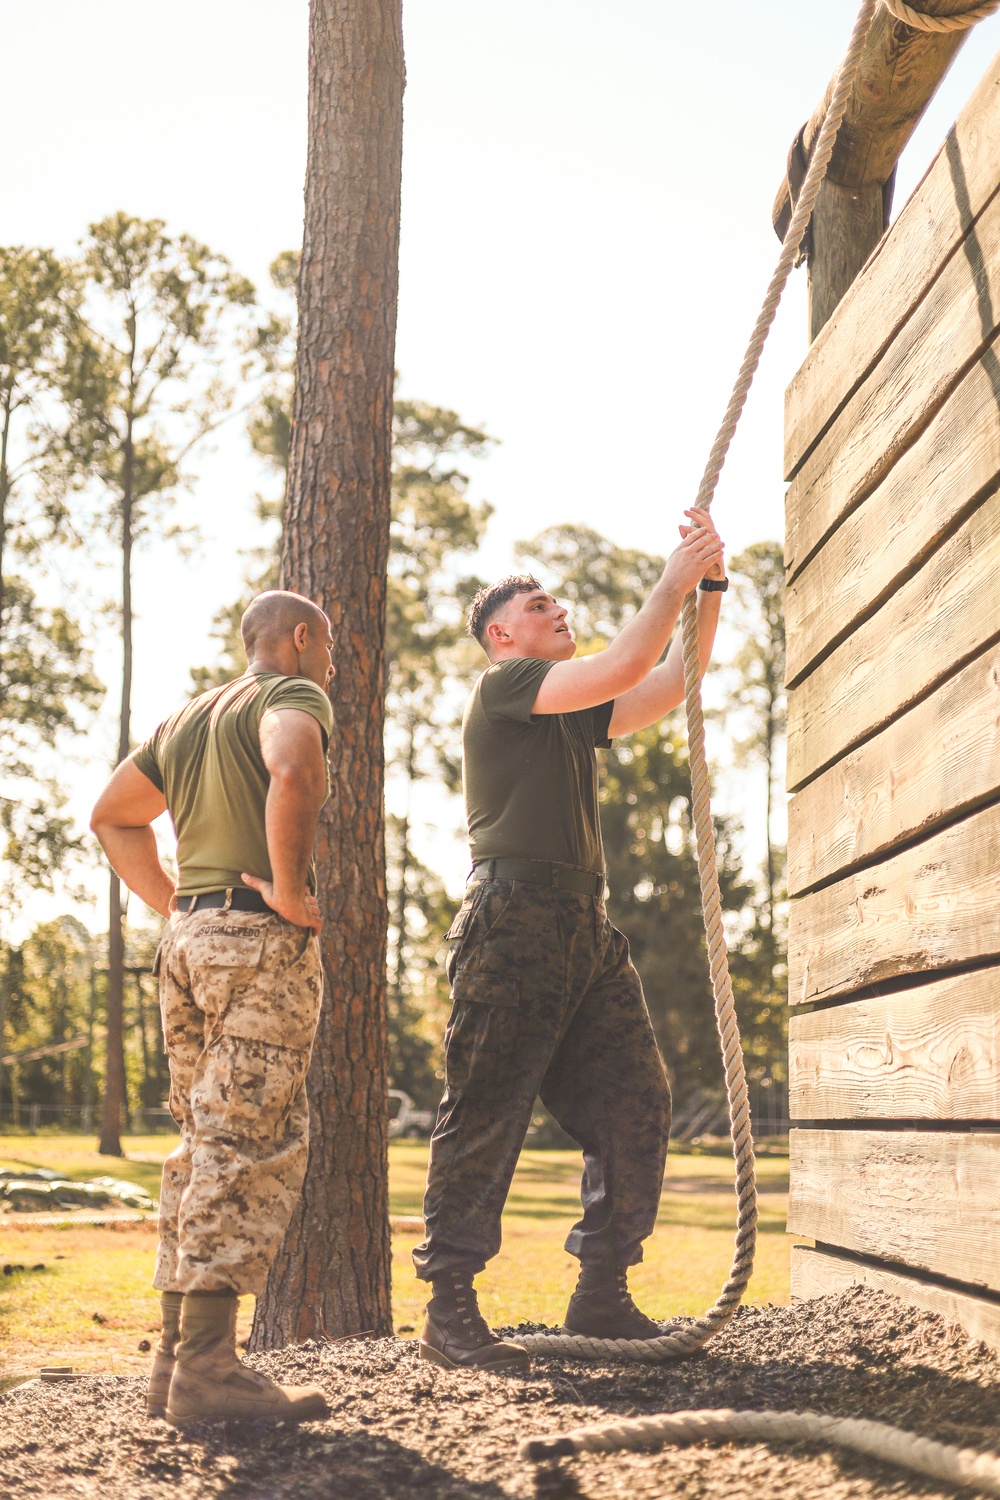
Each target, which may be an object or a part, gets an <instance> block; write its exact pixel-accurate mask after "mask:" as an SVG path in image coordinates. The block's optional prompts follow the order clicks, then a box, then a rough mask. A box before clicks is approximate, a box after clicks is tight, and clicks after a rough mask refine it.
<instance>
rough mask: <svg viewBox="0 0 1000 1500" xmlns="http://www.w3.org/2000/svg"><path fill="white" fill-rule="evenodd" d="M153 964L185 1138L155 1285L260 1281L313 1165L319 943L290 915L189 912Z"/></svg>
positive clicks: (178, 1287) (217, 1287) (163, 1203)
mask: <svg viewBox="0 0 1000 1500" xmlns="http://www.w3.org/2000/svg"><path fill="white" fill-rule="evenodd" d="M154 968H155V969H156V971H157V972H158V973H159V979H160V1012H161V1016H162V1021H163V1037H164V1041H165V1044H166V1049H167V1057H168V1058H169V1061H170V1111H171V1114H172V1115H173V1117H174V1119H175V1120H176V1121H177V1124H178V1125H179V1126H180V1131H181V1142H180V1145H179V1146H178V1147H177V1149H176V1150H175V1151H172V1152H171V1154H170V1155H169V1156H168V1157H167V1159H166V1161H165V1162H164V1165H163V1183H162V1187H161V1192H160V1247H159V1253H158V1255H157V1260H156V1271H155V1274H154V1276H153V1285H154V1286H155V1287H157V1288H158V1289H159V1290H160V1291H164V1292H171V1291H179V1292H215V1291H224V1290H226V1289H227V1288H228V1289H230V1290H232V1291H234V1292H237V1293H245V1292H260V1291H262V1290H263V1287H264V1281H265V1279H266V1277H267V1271H268V1267H269V1266H270V1264H271V1261H272V1260H273V1259H274V1256H275V1254H276V1253H277V1250H278V1246H279V1245H280V1243H281V1238H282V1235H283V1234H284V1232H285V1229H286V1228H287V1226H288V1221H289V1219H290V1218H291V1214H292V1209H293V1208H294V1207H295V1203H296V1200H297V1199H298V1196H299V1192H300V1190H301V1188H302V1179H303V1177H304V1175H305V1169H306V1157H307V1155H308V1151H309V1109H308V1105H307V1102H306V1092H305V1086H304V1085H305V1076H306V1069H307V1068H308V1066H309V1055H310V1051H311V1048H312V1039H313V1033H314V1031H315V1029H316V1021H317V1019H318V1016H319V1005H320V998H321V995H322V968H321V964H320V956H319V943H318V941H317V939H316V938H315V937H314V936H313V935H312V934H311V933H309V932H308V931H307V930H306V929H305V928H302V927H295V926H293V925H292V923H290V922H286V921H284V920H283V919H282V918H281V917H278V916H267V915H263V914H260V913H258V912H242V911H222V910H206V911H197V912H193V913H192V914H191V915H190V916H188V915H184V914H182V913H180V912H177V913H175V914H174V916H173V917H172V919H171V921H170V925H169V927H168V928H167V930H166V933H165V935H164V938H163V942H162V943H161V944H160V949H159V952H158V954H157V957H156V964H155V966H154Z"/></svg>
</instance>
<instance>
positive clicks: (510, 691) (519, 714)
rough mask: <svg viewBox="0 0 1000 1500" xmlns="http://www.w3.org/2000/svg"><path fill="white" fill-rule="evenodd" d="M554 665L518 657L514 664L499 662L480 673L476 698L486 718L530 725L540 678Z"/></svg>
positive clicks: (548, 662)
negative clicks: (480, 678)
mask: <svg viewBox="0 0 1000 1500" xmlns="http://www.w3.org/2000/svg"><path fill="white" fill-rule="evenodd" d="M554 666H555V662H551V661H540V660H538V659H537V658H536V657H534V656H521V657H518V658H517V660H516V661H501V662H497V663H496V665H495V666H492V667H490V668H489V669H488V670H487V671H486V672H484V673H483V676H482V680H481V682H480V685H479V696H480V699H481V701H482V705H483V708H484V709H485V710H486V714H487V717H488V718H491V719H515V720H516V721H517V722H518V723H520V724H530V723H531V710H532V708H533V707H534V704H535V699H536V698H537V697H538V689H539V687H540V686H541V684H542V678H543V677H544V676H545V675H546V673H547V672H549V671H551V669H552V668H553V667H554Z"/></svg>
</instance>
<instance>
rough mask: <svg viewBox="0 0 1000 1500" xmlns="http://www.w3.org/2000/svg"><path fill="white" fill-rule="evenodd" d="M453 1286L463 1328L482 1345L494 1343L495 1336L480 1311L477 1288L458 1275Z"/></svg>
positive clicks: (456, 1306)
mask: <svg viewBox="0 0 1000 1500" xmlns="http://www.w3.org/2000/svg"><path fill="white" fill-rule="evenodd" d="M453 1286H454V1291H455V1308H456V1311H457V1312H458V1316H459V1319H460V1320H461V1323H462V1327H463V1328H467V1329H468V1330H469V1332H470V1333H471V1334H473V1335H475V1337H477V1338H478V1339H479V1341H480V1342H481V1343H483V1344H487V1343H493V1341H494V1340H493V1334H492V1332H491V1331H490V1326H489V1324H488V1323H487V1321H486V1319H485V1318H484V1317H483V1315H482V1313H481V1312H480V1311H479V1300H478V1298H477V1297H476V1292H475V1288H474V1287H473V1286H472V1283H471V1282H470V1281H468V1280H466V1279H465V1278H464V1277H462V1276H459V1275H456V1276H455V1278H454V1281H453Z"/></svg>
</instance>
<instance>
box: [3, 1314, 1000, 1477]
mask: <svg viewBox="0 0 1000 1500" xmlns="http://www.w3.org/2000/svg"><path fill="white" fill-rule="evenodd" d="M251 1362H252V1363H254V1364H257V1365H259V1366H260V1367H261V1368H263V1369H266V1370H268V1371H269V1372H270V1373H271V1374H273V1375H275V1376H278V1377H279V1378H283V1379H285V1380H289V1381H298V1382H302V1381H315V1382H318V1383H319V1384H320V1385H322V1386H323V1388H324V1389H325V1390H326V1392H327V1394H328V1397H329V1400H330V1405H331V1407H332V1408H333V1411H332V1415H331V1417H330V1418H329V1419H328V1420H327V1421H325V1422H318V1423H313V1424H310V1425H308V1426H305V1427H302V1428H298V1429H292V1428H288V1429H285V1428H279V1429H276V1430H268V1429H266V1428H250V1427H240V1426H237V1425H235V1424H233V1425H230V1426H227V1427H221V1428H214V1429H213V1428H211V1427H209V1426H207V1425H206V1426H204V1427H199V1428H190V1429H186V1430H185V1431H184V1432H182V1433H181V1432H177V1431H175V1430H174V1429H172V1428H170V1427H168V1426H167V1425H166V1424H165V1423H163V1422H157V1421H150V1420H148V1419H147V1418H146V1417H145V1415H144V1411H143V1392H144V1383H143V1381H142V1380H140V1379H136V1378H129V1377H118V1378H105V1379H102V1378H101V1377H94V1378H91V1379H89V1380H87V1381H84V1382H80V1383H77V1384H71V1385H44V1384H41V1383H39V1382H32V1383H31V1384H29V1385H24V1386H20V1387H18V1388H17V1389H15V1390H12V1391H10V1392H8V1393H7V1394H6V1395H5V1396H2V1397H0V1489H2V1490H3V1492H5V1493H7V1494H16V1495H18V1496H19V1497H20V1496H42V1497H45V1500H48V1497H52V1500H56V1497H63V1496H66V1497H69V1496H73V1497H97V1496H100V1497H101V1500H124V1497H128V1500H144V1497H146V1496H150V1497H152V1496H163V1495H168V1494H169V1495H170V1496H171V1497H177V1500H195V1497H198V1500H201V1497H216V1496H226V1497H228V1496H233V1497H241V1500H243V1497H245V1500H340V1497H344V1500H386V1497H390V1500H395V1497H397V1496H399V1497H405V1496H406V1497H408V1496H421V1497H426V1500H503V1497H505V1496H522V1497H527V1496H532V1495H539V1496H541V1495H547V1496H549V1497H551V1500H560V1497H563V1496H565V1497H570V1496H575V1495H582V1496H590V1497H594V1500H596V1497H598V1496H605V1495H611V1496H616V1495H619V1496H621V1495H628V1496H640V1497H641V1496H683V1497H685V1500H697V1497H701V1496H705V1497H712V1500H723V1497H733V1500H737V1497H738V1500H761V1497H770V1496H772V1495H780V1496H782V1497H783V1500H785V1497H787V1500H813V1497H819V1496H822V1497H824V1500H855V1497H858V1500H861V1497H867V1496H882V1495H900V1496H908V1495H921V1496H935V1495H939V1494H943V1493H945V1492H944V1491H942V1490H941V1489H940V1487H939V1486H938V1485H937V1484H936V1483H935V1482H933V1481H923V1480H921V1479H920V1478H919V1477H918V1476H916V1475H913V1474H909V1473H904V1472H903V1471H901V1470H898V1469H895V1468H890V1467H886V1466H882V1465H879V1464H876V1463H874V1462H872V1461H871V1460H868V1459H865V1458H861V1457H856V1456H853V1455H850V1454H847V1453H844V1452H835V1451H824V1450H823V1449H821V1448H817V1447H805V1446H801V1445H799V1446H787V1445H786V1446H785V1447H782V1448H775V1449H772V1448H768V1447H763V1446H755V1445H744V1446H738V1447H735V1446H730V1447H725V1448H714V1449H709V1448H687V1449H676V1448H675V1449H666V1450H663V1451H661V1452H657V1453H645V1454H624V1453H622V1454H615V1455H603V1456H599V1457H596V1456H594V1457H591V1456H588V1457H584V1458H578V1459H572V1460H563V1461H562V1462H561V1463H560V1464H559V1465H556V1466H550V1465H546V1466H543V1467H540V1468H538V1469H537V1470H536V1468H535V1467H534V1466H533V1465H531V1464H528V1463H525V1462H524V1461H523V1460H521V1459H520V1458H519V1457H518V1444H519V1442H520V1440H521V1439H522V1438H524V1437H526V1436H538V1435H543V1434H548V1433H553V1432H557V1431H559V1430H562V1429H565V1428H568V1427H574V1426H579V1425H581V1424H584V1423H588V1422H595V1421H600V1420H601V1419H602V1418H603V1417H605V1416H611V1415H638V1414H641V1413H646V1412H656V1411H671V1410H675V1411H676V1410H683V1409H685V1408H691V1407H709V1406H733V1407H737V1408H761V1407H764V1408H768V1407H770V1408H786V1409H794V1410H799V1411H802V1410H806V1409H810V1410H813V1411H820V1412H830V1413H833V1414H836V1415H841V1416H868V1417H876V1418H878V1419H880V1420H883V1421H887V1422H892V1423H895V1424H897V1425H899V1426H903V1427H908V1428H910V1429H912V1430H914V1431H916V1432H920V1433H926V1434H927V1435H929V1436H932V1437H935V1438H938V1439H940V1440H942V1441H945V1442H950V1443H957V1444H959V1445H962V1446H968V1447H972V1448H978V1449H981V1450H984V1451H989V1450H992V1449H995V1448H997V1447H998V1446H1000V1358H998V1357H997V1356H996V1355H995V1354H993V1353H992V1352H990V1351H989V1350H988V1349H986V1347H985V1346H984V1345H981V1344H971V1343H969V1341H968V1340H967V1339H966V1338H965V1337H964V1335H963V1334H962V1333H961V1332H960V1331H959V1330H957V1329H955V1328H953V1327H949V1326H948V1325H947V1324H945V1323H944V1322H943V1321H942V1320H941V1319H940V1318H937V1317H933V1316H931V1315H930V1314H927V1313H922V1312H917V1311H915V1310H914V1309H912V1308H909V1307H907V1306H905V1305H904V1304H903V1303H901V1302H897V1301H896V1300H895V1299H894V1298H891V1297H888V1296H886V1295H885V1294H883V1293H880V1292H874V1291H869V1290H863V1289H861V1288H853V1289H852V1290H850V1291H848V1292H845V1293H843V1294H841V1295H839V1296H837V1297H825V1298H822V1299H820V1300H818V1301H816V1302H809V1303H798V1304H796V1305H794V1306H792V1307H782V1308H750V1309H741V1310H740V1313H739V1315H738V1316H737V1318H736V1319H735V1320H734V1322H733V1323H731V1324H730V1325H729V1327H728V1328H727V1329H725V1330H724V1331H723V1332H722V1333H721V1334H719V1335H718V1336H717V1337H716V1339H715V1340H714V1341H713V1342H712V1344H711V1345H710V1346H709V1347H708V1349H707V1350H706V1351H705V1352H704V1353H702V1354H701V1355H698V1356H696V1357H695V1358H693V1359H691V1360H688V1361H687V1362H685V1363H683V1364H679V1365H673V1366H666V1367H659V1368H656V1367H648V1366H595V1365H588V1364H577V1363H567V1364H565V1365H557V1364H555V1363H553V1362H551V1361H545V1362H543V1361H541V1360H538V1361H536V1362H535V1364H534V1367H533V1369H532V1370H531V1372H530V1373H529V1374H528V1375H527V1376H525V1377H522V1378H517V1377H500V1376H493V1377H482V1376H476V1375H472V1374H467V1373H464V1372H458V1371H454V1372H453V1371H444V1370H439V1369H436V1368H435V1367H433V1366H430V1365H426V1364H422V1363H420V1362H418V1359H417V1347H416V1344H415V1343H414V1342H413V1341H412V1340H402V1339H392V1338H390V1339H379V1340H365V1341H352V1342H348V1343H340V1344H306V1345H302V1346H299V1347H297V1348H293V1349H287V1350H283V1351H282V1352H281V1353H279V1354H271V1355H266V1356H260V1357H258V1358H256V1359H253V1360H252V1361H251Z"/></svg>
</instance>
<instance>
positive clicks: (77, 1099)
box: [0, 916, 169, 1118]
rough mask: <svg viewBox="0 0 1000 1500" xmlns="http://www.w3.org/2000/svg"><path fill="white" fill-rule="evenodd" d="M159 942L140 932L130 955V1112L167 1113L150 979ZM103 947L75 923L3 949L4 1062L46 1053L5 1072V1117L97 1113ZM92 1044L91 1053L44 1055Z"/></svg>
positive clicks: (64, 921) (0, 1029)
mask: <svg viewBox="0 0 1000 1500" xmlns="http://www.w3.org/2000/svg"><path fill="white" fill-rule="evenodd" d="M158 940H159V932H158V930H156V929H150V928H140V929H136V930H133V931H132V932H131V933H130V936H129V943H128V948H127V951H126V955H125V958H126V965H127V970H128V979H127V986H126V1020H127V1025H126V1041H125V1062H126V1076H127V1084H128V1107H129V1110H130V1111H131V1110H134V1109H137V1108H158V1107H160V1106H162V1104H163V1101H164V1099H165V1097H166V1093H167V1089H168V1086H169V1085H168V1079H167V1069H166V1058H165V1056H164V1054H163V1045H162V1039H161V1036H160V1028H159V1024H158V1016H159V1009H158V1003H157V997H156V984H155V981H154V979H153V977H152V973H151V969H152V960H153V954H154V952H155V950H156V944H157V942H158ZM105 946H106V939H105V938H102V937H95V936H92V935H91V934H90V933H89V932H88V931H87V929H86V928H85V927H84V926H83V924H82V923H81V922H79V921H78V920H77V919H76V918H75V917H70V916H63V917H58V918H56V919H55V920H54V921H51V922H43V923H40V924H39V925H38V926H36V927H35V928H34V929H33V930H32V931H31V932H30V933H29V934H28V936H27V937H26V938H25V939H24V941H23V942H21V943H19V944H4V945H2V946H0V1056H2V1055H5V1054H6V1055H8V1056H10V1055H14V1056H17V1055H18V1054H23V1053H25V1052H32V1051H38V1050H42V1051H45V1052H46V1055H44V1056H42V1057H34V1058H29V1059H27V1060H25V1061H22V1062H18V1063H15V1064H14V1065H10V1064H8V1065H7V1066H6V1067H0V1105H2V1106H3V1108H4V1118H8V1117H9V1113H10V1107H11V1105H12V1104H13V1103H16V1104H17V1105H18V1106H19V1107H21V1108H25V1107H27V1106H28V1105H29V1104H41V1105H46V1106H53V1105H57V1106H66V1107H69V1108H74V1109H78V1108H80V1107H81V1106H84V1105H88V1104H89V1105H91V1106H93V1105H94V1104H95V1102H96V1100H97V1098H98V1096H99V1092H100V1089H101V1087H102V1086H103V1078H104V1027H105V1023H106V1019H107V1018H106V1013H105V997H106V984H107V968H106V964H105V962H104V958H103V952H104V948H105ZM88 1035H89V1036H90V1037H91V1038H92V1041H93V1047H92V1048H89V1047H88V1046H86V1045H74V1046H70V1047H68V1048H67V1049H66V1050H64V1051H59V1052H53V1051H47V1049H51V1048H53V1047H57V1046H60V1044H63V1043H66V1042H72V1041H74V1040H76V1041H77V1042H79V1040H80V1039H81V1038H83V1037H86V1036H88Z"/></svg>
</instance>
